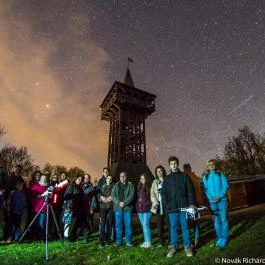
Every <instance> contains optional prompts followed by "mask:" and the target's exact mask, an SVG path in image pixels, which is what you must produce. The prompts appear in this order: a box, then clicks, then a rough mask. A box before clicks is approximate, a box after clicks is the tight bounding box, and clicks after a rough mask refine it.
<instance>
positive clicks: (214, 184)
mask: <svg viewBox="0 0 265 265" xmlns="http://www.w3.org/2000/svg"><path fill="white" fill-rule="evenodd" d="M202 181H203V186H204V188H205V193H206V196H207V198H208V200H209V201H210V202H213V198H220V199H221V200H227V191H228V189H229V184H228V180H227V177H226V176H225V175H224V174H223V173H222V172H217V171H210V172H209V173H208V174H206V175H204V176H203V177H202Z"/></svg>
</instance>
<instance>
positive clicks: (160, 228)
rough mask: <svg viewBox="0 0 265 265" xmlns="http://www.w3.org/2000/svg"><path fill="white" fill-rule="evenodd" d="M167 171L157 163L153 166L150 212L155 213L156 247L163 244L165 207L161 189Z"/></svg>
mask: <svg viewBox="0 0 265 265" xmlns="http://www.w3.org/2000/svg"><path fill="white" fill-rule="evenodd" d="M166 175H167V173H166V170H165V168H164V167H163V166H161V165H159V166H157V167H156V168H155V179H154V181H153V183H152V187H151V201H152V209H151V211H152V213H154V214H155V220H156V226H157V232H158V240H159V245H158V247H162V246H163V245H165V236H164V234H165V230H164V226H165V217H166V214H165V209H164V207H163V204H162V196H161V190H162V185H163V182H164V179H165V177H166Z"/></svg>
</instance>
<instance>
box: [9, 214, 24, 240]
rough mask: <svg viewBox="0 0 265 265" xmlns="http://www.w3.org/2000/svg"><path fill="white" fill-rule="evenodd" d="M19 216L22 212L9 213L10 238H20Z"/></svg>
mask: <svg viewBox="0 0 265 265" xmlns="http://www.w3.org/2000/svg"><path fill="white" fill-rule="evenodd" d="M21 217H22V214H14V213H13V214H11V215H10V221H11V233H12V238H13V239H15V240H16V241H17V240H19V238H20V232H21V231H20V224H21Z"/></svg>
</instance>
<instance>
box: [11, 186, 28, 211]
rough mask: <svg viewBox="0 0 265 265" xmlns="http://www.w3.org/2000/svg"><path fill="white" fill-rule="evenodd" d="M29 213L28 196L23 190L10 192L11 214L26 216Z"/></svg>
mask: <svg viewBox="0 0 265 265" xmlns="http://www.w3.org/2000/svg"><path fill="white" fill-rule="evenodd" d="M26 211H27V203H26V196H25V192H24V191H23V190H21V191H20V190H12V191H11V192H10V212H11V213H12V214H24V213H25V212H26Z"/></svg>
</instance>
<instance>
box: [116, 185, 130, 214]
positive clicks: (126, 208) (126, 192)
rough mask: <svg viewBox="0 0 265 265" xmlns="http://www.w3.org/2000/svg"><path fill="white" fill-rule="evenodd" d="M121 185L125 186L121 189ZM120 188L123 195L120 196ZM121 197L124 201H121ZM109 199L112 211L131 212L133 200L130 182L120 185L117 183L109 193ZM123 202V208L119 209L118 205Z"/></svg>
mask: <svg viewBox="0 0 265 265" xmlns="http://www.w3.org/2000/svg"><path fill="white" fill-rule="evenodd" d="M121 185H125V186H124V187H122V186H121ZM122 188H124V190H123V194H121V191H122ZM122 197H123V198H124V200H121V199H122ZM111 198H112V201H113V203H114V211H117V212H118V211H125V212H126V211H127V212H128V211H132V208H133V199H134V186H133V184H132V183H131V182H126V183H125V184H122V183H121V182H117V183H116V184H115V185H114V187H113V189H112V191H111ZM121 201H124V204H125V206H124V207H123V208H121V207H120V205H119V203H120V202H121Z"/></svg>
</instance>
